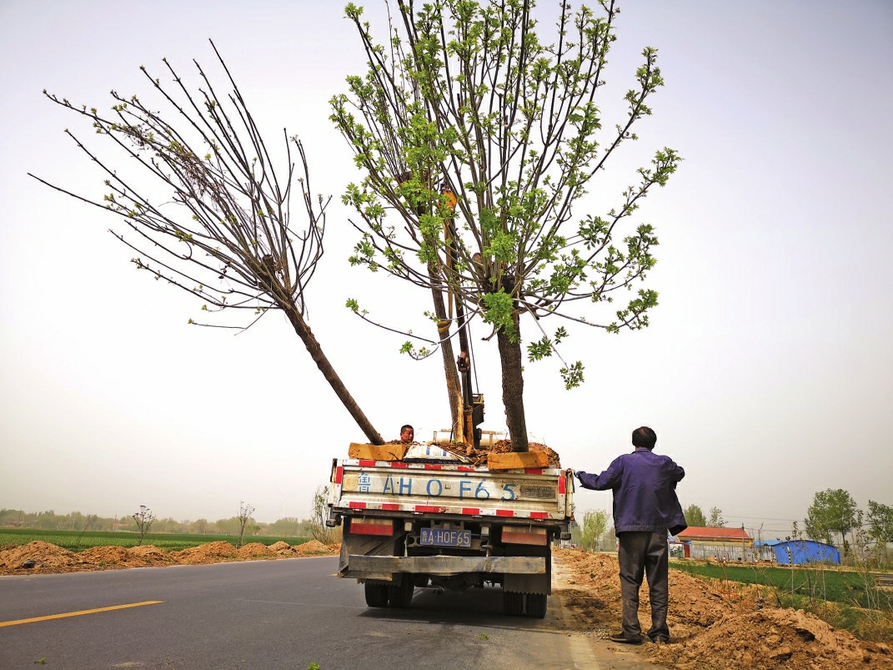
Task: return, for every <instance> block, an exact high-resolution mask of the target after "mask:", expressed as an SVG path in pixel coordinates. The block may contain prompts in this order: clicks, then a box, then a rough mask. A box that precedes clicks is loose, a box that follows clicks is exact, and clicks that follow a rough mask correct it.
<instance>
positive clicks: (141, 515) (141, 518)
mask: <svg viewBox="0 0 893 670" xmlns="http://www.w3.org/2000/svg"><path fill="white" fill-rule="evenodd" d="M133 520H134V521H136V527H137V529H138V530H139V533H140V539H139V542H137V543H136V546H138V547H139V546H142V544H143V538H144V537H145V536H146V533H148V532H149V528H151V527H152V522H153V521H155V514H153V513H152V510H150V509H149V508H148V507H146V506H145V505H140V511H139V512H137V513H135V514H134V515H133Z"/></svg>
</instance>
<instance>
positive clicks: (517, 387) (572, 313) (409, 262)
mask: <svg viewBox="0 0 893 670" xmlns="http://www.w3.org/2000/svg"><path fill="white" fill-rule="evenodd" d="M534 4H535V3H534V2H533V0H481V1H477V0H431V1H430V2H426V3H424V4H422V5H418V4H416V3H414V2H412V0H397V2H396V12H395V19H394V20H393V22H392V23H391V25H389V26H388V30H389V34H388V36H387V39H386V40H383V41H378V42H377V41H376V40H375V38H374V37H373V34H372V31H371V27H370V25H369V24H368V23H366V22H365V21H364V19H363V10H362V8H360V7H357V6H355V5H354V4H349V5H348V6H347V8H346V14H347V17H348V18H349V19H350V20H351V21H353V22H354V24H355V25H356V28H357V30H358V33H359V36H360V39H361V41H362V44H363V47H364V49H365V53H366V56H367V58H368V69H367V71H366V73H365V74H364V75H363V76H354V77H350V78H349V79H348V88H349V92H348V93H346V94H342V95H339V96H336V97H335V98H333V100H332V110H333V113H332V119H333V121H334V123H335V125H336V126H337V127H338V129H339V130H340V131H341V133H342V134H343V135H344V137H345V138H346V139H347V140H348V142H349V143H350V146H351V147H352V149H353V151H354V154H355V162H356V164H357V165H358V166H359V167H360V168H361V169H362V170H363V172H364V175H363V179H362V181H360V182H359V183H355V184H352V185H351V186H350V187H349V189H348V191H347V193H346V194H345V196H344V199H345V201H346V202H348V203H349V204H351V205H352V206H353V207H354V208H355V209H356V212H357V213H358V217H359V218H358V220H356V221H354V222H353V224H354V226H355V227H356V228H357V229H358V231H359V232H360V240H359V241H358V243H357V244H356V247H355V253H354V255H353V257H352V259H351V260H352V262H353V263H354V264H359V265H365V266H368V267H369V268H370V269H372V270H374V271H380V272H384V273H387V274H389V275H392V276H395V277H398V278H400V279H403V280H406V281H408V282H410V283H411V284H414V285H415V286H418V287H420V288H422V289H424V290H425V291H426V292H430V294H431V296H432V298H433V305H434V309H433V312H430V313H428V314H427V316H428V318H430V319H431V320H432V321H433V322H434V323H433V327H432V333H433V334H434V335H433V336H432V337H431V338H429V340H430V341H432V342H434V343H435V344H436V345H437V346H439V347H440V349H441V351H442V353H443V359H444V368H445V371H446V375H447V391H448V395H449V397H450V403H451V413H452V416H453V420H454V425H455V422H456V418H457V413H458V409H457V402H458V401H457V396H458V394H457V389H456V386H457V380H456V377H455V361H456V357H455V356H454V350H453V348H452V341H453V337H454V336H455V335H456V333H457V332H461V331H462V330H463V326H464V325H465V324H466V323H467V322H468V321H470V320H472V319H475V318H478V319H480V320H482V321H483V322H484V323H485V324H486V325H487V327H489V328H491V329H492V334H493V335H495V339H496V343H497V347H498V353H499V358H500V361H501V371H502V400H503V405H504V408H505V416H506V423H507V427H508V430H509V434H510V438H511V442H512V448H513V449H514V450H515V451H527V448H528V441H527V430H526V419H525V412H524V400H523V391H524V378H523V366H524V363H525V358H526V359H527V360H539V359H542V358H545V357H549V356H551V355H552V354H553V353H557V349H556V345H557V344H559V343H560V342H561V340H562V339H563V338H565V337H567V335H568V331H567V330H566V329H565V328H564V324H565V323H567V324H570V323H577V324H585V325H587V326H591V327H595V328H600V329H604V330H607V331H608V332H618V331H620V330H622V329H625V328H628V329H633V330H634V329H640V328H643V327H645V326H647V325H648V312H649V310H650V309H651V308H652V307H654V306H655V305H656V304H657V293H656V292H655V291H654V290H652V289H649V288H642V287H641V286H640V282H642V280H644V279H645V277H646V275H647V273H648V271H649V270H650V269H651V268H652V267H653V266H654V263H655V258H654V256H653V255H652V248H653V247H654V246H655V245H656V244H657V238H656V236H655V232H654V229H653V228H652V226H651V225H649V224H646V223H639V224H635V223H633V215H634V213H635V212H636V210H637V209H638V207H639V205H640V202H641V200H642V199H643V198H644V197H645V196H646V195H647V193H648V192H649V190H650V189H651V188H652V187H653V186H655V185H658V186H663V185H664V184H665V183H666V182H667V179H668V178H669V176H670V175H671V174H672V173H673V172H674V171H675V170H676V166H677V163H678V162H679V160H680V159H679V157H678V155H677V154H676V152H675V151H674V150H672V149H668V148H664V149H661V150H659V151H657V152H656V153H655V155H654V158H653V160H652V163H651V165H650V166H649V167H643V168H640V169H639V170H638V171H637V173H636V176H635V179H634V181H633V183H631V184H630V185H629V186H628V187H627V188H626V189H625V190H623V192H622V194H621V195H620V197H619V199H618V202H617V205H616V206H615V207H614V208H611V209H609V210H608V211H607V212H602V213H585V214H581V213H580V212H579V211H577V210H576V209H575V206H578V205H579V204H580V203H579V202H578V201H579V200H580V199H581V198H582V197H583V196H584V195H585V194H586V192H587V190H588V189H590V188H591V186H592V184H591V182H592V180H593V178H594V177H595V175H596V174H597V173H598V172H599V171H600V170H602V169H603V168H604V166H605V163H606V161H607V159H608V157H609V156H611V155H612V154H613V153H614V152H615V151H616V150H617V149H618V147H620V146H621V145H622V144H624V143H626V142H628V141H631V140H634V139H636V135H635V134H634V133H633V130H632V128H633V125H634V124H635V123H636V122H637V121H639V120H640V119H641V118H642V117H644V116H648V115H649V114H651V109H650V108H649V106H648V104H647V101H648V99H649V97H650V96H651V95H652V94H653V93H654V92H655V91H656V90H657V89H658V87H660V86H661V85H663V79H662V77H661V74H660V69H659V68H658V67H657V53H656V51H655V50H654V49H652V48H646V49H644V51H643V53H642V57H643V62H642V65H641V66H640V67H639V68H638V70H637V71H636V72H635V75H634V79H635V84H634V85H633V87H632V88H630V89H629V91H628V92H627V93H626V96H625V103H626V106H627V111H626V115H625V118H623V119H622V120H621V121H620V122H619V123H617V124H616V125H615V126H613V127H609V128H610V129H607V128H603V125H604V119H603V117H602V113H601V111H600V109H599V107H598V103H597V101H596V98H597V94H598V93H599V91H600V89H601V88H602V86H603V85H604V83H605V82H604V80H603V77H604V74H605V72H604V70H605V66H606V63H607V55H608V51H609V48H610V46H611V43H612V42H613V41H614V39H615V19H616V17H617V14H618V9H617V8H616V6H615V3H614V2H613V0H601V1H600V2H599V7H598V10H597V11H594V10H592V9H590V8H587V7H585V6H584V7H581V8H579V9H578V10H576V11H572V9H571V7H570V4H569V3H568V2H560V3H559V4H558V8H557V9H558V15H557V25H556V30H555V31H554V32H553V33H551V34H550V35H549V36H548V37H543V36H541V35H540V34H539V32H538V23H537V18H538V15H537V13H536V11H535V8H534ZM634 289H637V290H634ZM348 304H349V305H350V306H351V307H352V308H353V309H354V311H355V312H357V313H358V314H360V315H362V316H363V317H364V318H367V319H368V320H373V318H374V317H372V316H370V315H369V314H368V313H367V312H366V311H365V308H364V306H361V305H359V304H358V303H357V302H356V301H350V302H349V303H348ZM453 304H455V305H457V307H456V309H455V310H452V309H451V307H450V306H451V305H453ZM549 316H552V317H558V319H556V320H559V321H560V322H561V323H562V325H560V326H558V327H557V328H555V329H553V330H551V331H550V332H547V331H546V330H545V329H544V326H543V322H544V320H545V317H549ZM561 320H563V321H561ZM522 323H524V324H525V329H526V328H531V330H532V332H533V333H534V334H533V335H532V336H530V335H525V336H522ZM406 332H408V329H407V330H406ZM525 332H526V331H525ZM525 342H526V352H525V350H524V343H525ZM416 343H417V342H414V341H412V340H410V341H407V343H406V344H405V345H404V349H405V350H407V351H410V352H415V353H417V354H418V355H424V354H427V353H432V352H433V348H432V349H427V350H424V349H421V350H416V349H415V344H416ZM435 348H436V347H435ZM525 354H526V355H525ZM559 358H560V356H559ZM562 363H563V365H562V367H561V374H562V376H563V378H564V383H565V386H566V387H567V388H573V387H575V386H577V385H579V384H580V383H581V382H582V380H583V364H582V362H580V361H576V362H571V363H568V362H565V361H564V360H563V359H562Z"/></svg>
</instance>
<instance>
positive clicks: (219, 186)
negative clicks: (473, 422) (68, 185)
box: [32, 43, 384, 444]
mask: <svg viewBox="0 0 893 670" xmlns="http://www.w3.org/2000/svg"><path fill="white" fill-rule="evenodd" d="M212 47H213V43H212ZM214 52H215V54H216V55H217V59H218V61H219V63H220V65H221V66H222V68H223V70H224V71H225V72H226V77H227V78H228V81H229V85H230V86H231V87H232V90H231V91H230V92H229V93H227V94H226V95H218V93H217V92H216V90H215V88H214V86H213V85H212V84H211V81H210V79H209V78H208V77H207V76H206V75H205V72H204V71H203V70H202V68H201V67H200V66H199V64H198V63H195V66H196V68H197V70H198V75H199V77H200V80H201V84H200V86H199V88H198V90H197V91H191V90H190V89H189V88H187V86H186V84H185V83H184V81H183V79H182V78H181V77H180V75H179V74H178V73H177V72H176V71H175V70H174V68H173V67H172V66H171V65H170V64H169V63H168V62H167V60H164V64H165V66H166V67H167V70H168V74H169V75H170V76H171V77H172V78H173V86H172V87H171V89H172V90H169V89H168V88H166V87H165V85H164V84H162V81H161V79H158V78H154V77H152V76H151V75H150V74H149V72H148V71H147V70H146V68H145V67H143V68H142V71H143V73H144V74H145V76H146V78H147V80H148V82H149V83H150V85H151V86H152V88H153V89H154V91H155V92H156V93H157V94H158V96H159V98H160V104H161V105H162V106H163V107H164V108H166V109H167V110H168V111H169V112H170V114H167V115H166V114H163V113H162V112H161V111H158V110H157V109H156V108H155V107H153V106H151V105H150V104H147V103H144V102H143V101H142V99H141V98H139V97H137V96H136V95H134V96H131V97H126V96H123V95H119V94H118V93H116V92H114V91H112V94H111V95H112V98H113V100H114V105H113V107H112V109H111V112H110V113H109V114H108V115H106V114H102V113H100V112H99V111H98V110H97V109H96V108H88V107H87V106H82V107H81V106H77V105H74V104H72V103H71V102H69V101H68V100H67V99H65V98H58V97H57V96H55V95H51V94H48V93H47V94H46V95H47V97H49V99H50V100H52V101H53V102H56V103H58V104H59V105H62V106H63V107H65V108H67V109H69V110H71V111H73V112H76V113H78V114H81V115H83V116H85V117H87V118H88V119H90V121H91V122H92V125H93V127H94V128H95V131H96V133H97V134H98V135H99V136H100V137H102V138H107V139H108V140H110V141H111V142H112V143H114V144H115V145H116V146H117V147H118V148H119V149H121V150H123V152H124V154H125V156H127V157H128V158H130V159H133V161H135V164H136V165H137V166H139V168H141V169H142V172H141V173H138V174H137V176H134V177H132V178H130V177H127V176H125V171H123V168H124V165H114V164H112V163H109V162H106V160H105V159H103V158H100V156H99V154H98V153H97V152H94V151H93V150H92V149H91V148H89V147H88V146H87V145H86V144H85V143H84V142H82V141H81V140H80V139H79V138H78V137H77V136H75V135H74V134H73V133H72V132H70V131H68V130H66V133H67V134H68V135H69V136H70V137H71V138H72V139H73V140H74V141H75V143H76V144H77V146H78V147H79V148H80V149H81V150H83V151H84V153H86V154H87V155H88V156H89V157H90V158H91V159H92V160H93V161H94V162H95V163H96V164H97V165H99V167H100V168H101V169H102V170H103V171H104V172H105V174H106V179H105V193H104V195H103V196H102V197H100V198H94V197H90V196H84V195H79V194H76V193H72V192H71V191H69V190H66V189H65V188H61V187H59V186H56V185H54V184H51V183H48V182H47V181H45V180H43V179H40V181H42V182H43V183H45V184H47V185H48V186H51V187H52V188H55V189H57V190H59V191H62V192H63V193H66V194H68V195H71V196H73V197H75V198H77V199H79V200H82V201H84V202H87V203H89V204H92V205H95V206H97V207H100V208H103V209H105V210H108V211H110V212H112V213H114V214H117V215H118V216H119V217H121V219H122V220H123V222H124V223H125V224H126V226H129V227H130V228H131V229H132V230H133V232H134V233H136V235H135V236H125V234H124V233H123V232H122V231H121V230H112V233H113V234H114V235H115V236H116V237H117V238H118V239H119V240H121V241H122V242H123V243H124V244H126V245H127V246H129V247H130V248H131V249H133V250H134V251H135V252H136V253H137V254H138V255H137V256H136V257H134V258H133V259H132V260H133V263H134V264H135V265H136V267H137V268H139V269H140V270H145V271H147V272H149V273H150V274H152V275H154V276H155V278H156V279H163V280H166V281H168V282H170V283H171V284H173V285H175V286H177V287H179V288H181V289H183V290H185V291H187V292H189V293H191V294H192V295H194V296H196V297H198V298H199V299H200V300H201V301H202V302H203V306H202V310H206V311H208V312H219V311H221V310H224V309H225V310H228V311H232V310H242V311H247V313H248V314H249V315H250V317H249V319H247V320H243V321H242V322H241V324H240V325H238V326H236V327H238V328H245V327H250V325H252V324H253V323H254V322H255V321H256V320H257V319H259V318H261V317H262V316H263V315H264V314H265V313H266V312H267V311H268V310H281V311H282V312H283V313H284V314H285V316H286V318H287V319H288V321H289V322H290V323H291V325H292V327H293V328H294V331H295V333H297V335H298V337H300V338H301V340H302V342H303V343H304V346H305V347H306V349H307V351H308V352H309V353H310V356H311V358H312V359H313V361H314V362H315V363H316V365H317V367H318V368H319V370H320V371H321V372H322V374H323V376H324V377H325V379H326V381H327V382H328V383H329V385H330V386H331V387H332V389H333V390H334V391H335V393H336V395H337V396H338V398H339V399H340V400H341V402H342V403H343V404H344V406H345V408H347V410H348V412H349V413H350V415H351V416H352V417H353V418H354V420H355V421H356V422H357V424H358V425H359V427H360V428H361V429H362V431H363V433H364V434H365V435H366V437H367V438H368V439H369V440H370V441H371V442H372V443H374V444H383V442H384V441H383V440H382V438H381V436H380V435H379V433H378V431H377V430H376V429H375V428H374V427H373V426H372V424H371V423H370V421H369V420H368V419H367V418H366V415H365V414H364V413H363V412H362V410H361V409H360V408H359V406H358V405H357V403H356V402H355V400H354V398H353V396H352V395H351V394H350V393H349V392H348V391H347V389H346V388H345V386H344V384H343V382H342V380H341V378H340V377H339V376H338V374H337V373H336V371H335V369H334V367H333V366H332V364H331V362H330V361H329V359H328V358H327V357H326V355H325V354H324V353H323V350H322V347H321V346H320V344H319V342H318V341H317V340H316V338H315V337H314V335H313V332H312V331H311V329H310V325H309V323H308V322H307V308H306V289H307V285H308V284H309V282H310V280H311V278H312V277H313V274H314V272H315V270H316V267H317V263H318V262H319V260H320V259H321V258H322V256H323V235H324V233H325V209H326V205H327V204H328V200H325V199H323V198H322V197H314V196H313V195H312V191H311V189H310V174H309V168H308V164H307V157H306V155H305V153H304V148H303V146H302V144H301V142H300V141H299V140H298V139H297V138H296V137H292V138H289V137H288V136H287V135H286V134H285V133H284V131H283V134H284V139H285V147H286V153H287V161H286V164H287V166H286V168H285V171H284V173H283V174H281V175H279V174H277V172H276V171H275V170H274V167H273V160H272V158H271V155H270V152H269V151H268V150H267V146H266V143H265V142H264V140H263V138H262V137H261V133H260V131H259V129H258V127H257V125H256V124H255V121H254V118H253V117H252V115H251V113H250V112H249V110H248V106H247V104H246V102H245V100H244V99H243V97H242V94H241V93H240V91H239V89H238V87H237V86H236V84H235V82H234V81H233V78H232V76H231V75H230V72H229V70H228V69H227V67H226V64H225V63H224V61H223V59H222V58H221V57H220V54H219V53H218V52H217V50H216V48H215V49H214ZM45 93H46V92H45ZM292 151H295V152H296V153H297V156H296V158H297V163H298V170H297V173H296V168H295V156H293V154H292ZM130 164H131V163H130V162H128V163H127V165H128V166H129V165H130ZM118 168H122V169H121V170H119V169H118ZM126 173H127V174H128V175H129V174H131V173H130V171H127V172H126ZM32 176H33V175H32ZM147 176H148V177H149V179H146V177H147ZM159 187H160V188H159ZM296 187H297V191H298V192H297V193H295V190H296ZM156 196H157V197H156ZM293 197H297V198H298V199H299V201H300V203H301V206H302V208H303V210H304V213H305V215H306V221H305V222H304V224H303V225H301V226H299V225H295V223H294V221H293V220H292V212H291V206H292V199H293ZM125 230H126V229H125ZM190 323H196V324H197V325H217V326H222V324H219V323H218V324H210V323H197V322H195V321H193V320H192V319H190ZM226 327H232V326H226Z"/></svg>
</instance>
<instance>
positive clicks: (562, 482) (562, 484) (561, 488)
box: [558, 475, 567, 496]
mask: <svg viewBox="0 0 893 670" xmlns="http://www.w3.org/2000/svg"><path fill="white" fill-rule="evenodd" d="M565 493H567V479H566V478H565V476H564V475H561V476H560V477H559V478H558V495H562V496H563V495H564V494H565Z"/></svg>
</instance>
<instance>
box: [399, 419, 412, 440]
mask: <svg viewBox="0 0 893 670" xmlns="http://www.w3.org/2000/svg"><path fill="white" fill-rule="evenodd" d="M414 439H415V428H413V427H412V426H410V425H409V424H408V423H407V424H405V425H403V426H400V441H401V442H412V441H413V440H414Z"/></svg>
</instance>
